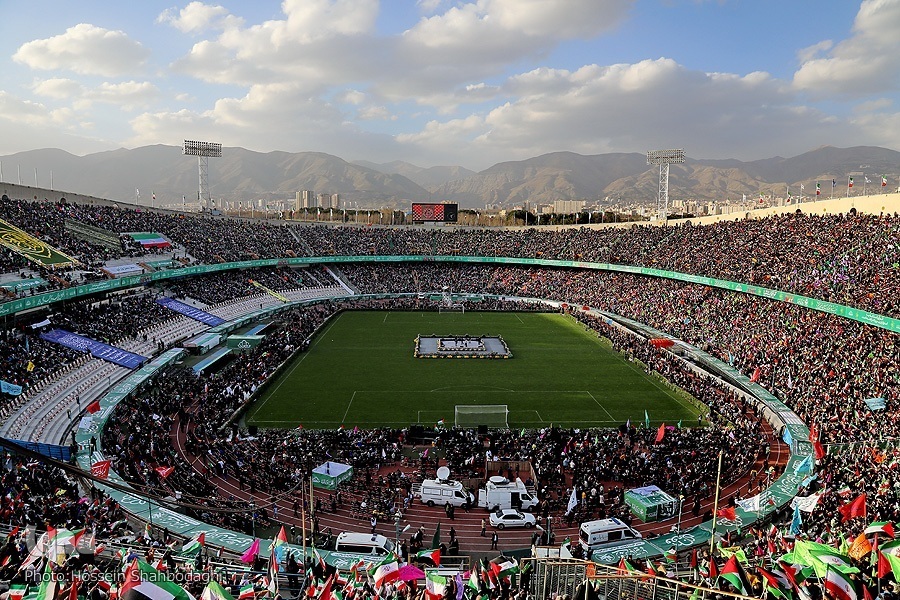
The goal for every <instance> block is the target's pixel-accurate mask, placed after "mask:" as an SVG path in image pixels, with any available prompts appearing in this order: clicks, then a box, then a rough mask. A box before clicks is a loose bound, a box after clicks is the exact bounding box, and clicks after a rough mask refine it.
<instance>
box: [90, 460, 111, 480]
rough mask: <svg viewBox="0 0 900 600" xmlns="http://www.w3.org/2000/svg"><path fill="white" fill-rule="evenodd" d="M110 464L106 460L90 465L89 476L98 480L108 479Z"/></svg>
mask: <svg viewBox="0 0 900 600" xmlns="http://www.w3.org/2000/svg"><path fill="white" fill-rule="evenodd" d="M110 464H111V463H110V461H108V460H98V461H97V462H95V463H94V464H92V465H91V475H93V476H94V477H96V478H98V479H106V478H107V477H109V466H110Z"/></svg>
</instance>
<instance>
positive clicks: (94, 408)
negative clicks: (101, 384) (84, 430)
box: [85, 400, 100, 414]
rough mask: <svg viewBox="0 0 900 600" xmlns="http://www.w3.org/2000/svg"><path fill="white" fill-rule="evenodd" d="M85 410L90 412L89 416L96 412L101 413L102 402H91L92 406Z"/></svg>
mask: <svg viewBox="0 0 900 600" xmlns="http://www.w3.org/2000/svg"><path fill="white" fill-rule="evenodd" d="M85 410H86V411H88V413H89V414H94V413H95V412H99V411H100V401H99V400H94V401H93V402H91V403H90V404H88V405H87V408H86V409H85Z"/></svg>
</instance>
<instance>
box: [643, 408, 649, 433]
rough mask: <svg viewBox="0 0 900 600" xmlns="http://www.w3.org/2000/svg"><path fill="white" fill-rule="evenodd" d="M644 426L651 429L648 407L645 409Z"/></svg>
mask: <svg viewBox="0 0 900 600" xmlns="http://www.w3.org/2000/svg"><path fill="white" fill-rule="evenodd" d="M644 427H646V428H647V429H650V415H649V414H647V409H646V408H645V409H644Z"/></svg>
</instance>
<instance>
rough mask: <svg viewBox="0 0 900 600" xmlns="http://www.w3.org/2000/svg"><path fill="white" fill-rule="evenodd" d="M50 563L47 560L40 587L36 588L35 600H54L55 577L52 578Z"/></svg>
mask: <svg viewBox="0 0 900 600" xmlns="http://www.w3.org/2000/svg"><path fill="white" fill-rule="evenodd" d="M51 565H52V563H51V562H50V561H49V560H48V561H47V565H46V566H45V567H44V576H43V577H42V578H41V585H40V587H38V593H37V599H36V600H55V598H56V586H57V581H56V577H54V576H53V567H52V566H51Z"/></svg>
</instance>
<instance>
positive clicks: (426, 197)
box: [0, 145, 900, 208]
mask: <svg viewBox="0 0 900 600" xmlns="http://www.w3.org/2000/svg"><path fill="white" fill-rule="evenodd" d="M0 171H2V172H3V181H6V182H10V183H14V182H17V181H21V183H22V184H25V185H32V184H34V183H35V180H37V184H38V186H39V187H50V185H49V184H50V180H51V178H52V180H53V181H52V187H53V188H54V189H57V190H64V191H70V192H77V193H82V194H88V195H93V196H99V197H103V198H110V199H114V200H125V201H133V200H134V199H135V198H136V196H137V195H138V194H139V195H140V199H141V201H142V202H144V203H147V202H148V201H149V200H150V197H151V195H155V196H156V198H157V200H156V203H157V204H167V203H177V202H180V201H181V198H182V196H186V197H187V199H188V201H191V200H193V199H194V198H195V197H196V195H197V188H198V164H197V161H196V159H194V158H192V157H187V156H183V155H182V153H181V148H180V147H177V146H164V145H155V146H144V147H140V148H134V149H119V150H112V151H108V152H97V153H94V154H88V155H86V156H76V155H73V154H69V153H68V152H65V151H62V150H58V149H43V150H32V151H28V152H20V153H17V154H11V155H7V156H2V157H0ZM854 173H855V174H856V175H855V177H856V178H857V179H855V182H856V184H857V185H859V186H860V187H862V185H863V184H864V183H865V179H866V178H868V179H869V180H870V181H871V182H872V183H870V184H869V185H872V186H875V187H880V185H881V176H882V175H885V176H887V177H888V181H889V186H891V187H892V189H895V188H896V187H897V185H898V176H900V152H897V151H894V150H890V149H887V148H880V147H875V146H857V147H853V148H835V147H832V146H824V147H821V148H818V149H815V150H812V151H809V152H806V153H804V154H801V155H799V156H794V157H791V158H782V157H779V156H776V157H773V158H767V159H763V160H756V161H740V160H736V159H692V158H688V159H686V160H685V162H684V163H683V164H676V165H671V167H670V174H669V197H670V199H681V200H691V199H693V200H698V201H709V200H720V201H721V200H726V199H729V200H732V201H735V200H740V199H741V198H742V197H743V196H744V195H746V196H747V197H754V196H756V195H757V194H760V193H763V194H766V195H768V194H774V195H776V196H783V195H784V194H785V193H786V191H787V190H788V189H790V191H791V193H793V194H795V195H796V194H798V193H800V187H799V186H800V185H801V184H803V185H804V187H805V191H804V192H803V193H804V195H806V196H812V195H815V184H816V182H817V181H819V182H821V186H822V194H823V195H824V196H828V195H829V194H830V193H831V181H832V179H836V180H837V186H838V189H840V190H841V191H843V190H844V189H845V186H846V181H847V177H848V176H850V175H851V174H854ZM11 174H12V176H11ZM209 183H210V189H211V191H212V195H213V197H214V198H222V199H225V200H232V201H238V200H244V201H247V200H250V199H257V198H263V199H266V200H274V199H286V198H293V197H294V195H295V193H296V192H297V191H300V190H313V191H315V192H316V193H321V192H326V193H338V194H340V196H341V199H342V201H344V203H345V206H348V207H349V206H352V205H353V204H355V205H357V206H359V207H362V208H374V207H381V206H393V207H398V208H404V207H406V206H408V203H409V202H410V201H426V202H428V201H432V202H440V201H450V202H457V203H459V205H460V207H461V208H481V207H484V206H485V205H486V204H492V205H498V206H502V207H512V206H515V205H522V204H523V203H525V202H528V203H529V204H535V203H551V202H553V201H554V200H587V201H588V202H589V203H591V204H592V203H594V202H597V201H599V202H603V201H608V202H611V201H614V200H615V201H621V202H622V203H625V204H630V205H641V204H654V203H655V202H656V196H657V193H658V183H659V171H658V168H657V167H655V166H649V165H647V161H646V156H645V155H644V154H640V153H608V154H595V155H582V154H576V153H573V152H554V153H550V154H544V155H542V156H536V157H534V158H529V159H526V160H520V161H509V162H502V163H498V164H496V165H493V166H492V167H490V168H488V169H485V170H483V171H480V172H474V171H470V170H468V169H465V168H463V167H459V166H435V167H428V168H426V167H419V166H416V165H413V164H410V163H407V162H402V161H394V162H389V163H383V164H379V163H373V162H366V161H355V162H349V161H346V160H344V159H342V158H339V157H337V156H332V155H329V154H323V153H319V152H297V153H290V152H267V153H261V152H254V151H251V150H246V149H244V148H225V149H223V157H222V158H214V159H210V161H209ZM138 190H140V191H139V192H138Z"/></svg>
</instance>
